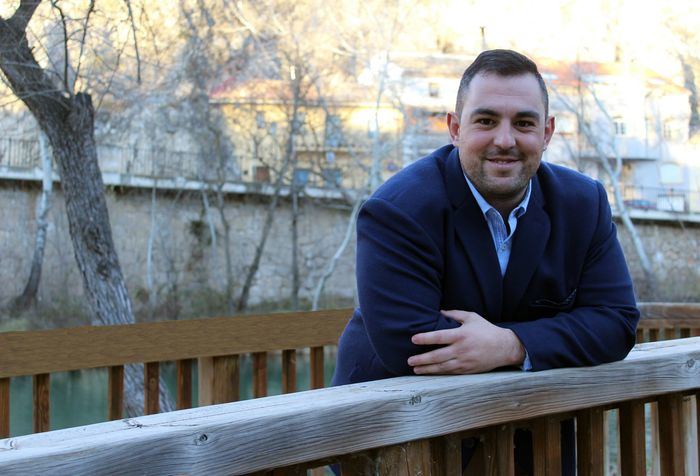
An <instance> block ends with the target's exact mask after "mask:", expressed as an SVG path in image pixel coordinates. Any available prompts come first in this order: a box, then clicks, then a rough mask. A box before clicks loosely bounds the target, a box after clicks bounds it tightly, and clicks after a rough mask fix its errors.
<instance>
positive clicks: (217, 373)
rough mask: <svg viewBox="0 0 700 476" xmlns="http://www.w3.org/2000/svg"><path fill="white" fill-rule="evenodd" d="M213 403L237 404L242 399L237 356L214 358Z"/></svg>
mask: <svg viewBox="0 0 700 476" xmlns="http://www.w3.org/2000/svg"><path fill="white" fill-rule="evenodd" d="M213 373H214V380H213V382H212V403H213V404H217V403H228V402H235V401H237V400H239V398H240V370H239V367H238V356H237V355H226V356H221V357H214V360H213Z"/></svg>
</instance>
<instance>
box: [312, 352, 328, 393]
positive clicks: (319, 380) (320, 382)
mask: <svg viewBox="0 0 700 476" xmlns="http://www.w3.org/2000/svg"><path fill="white" fill-rule="evenodd" d="M309 360H310V365H311V376H310V385H311V388H312V389H317V388H323V387H324V386H325V382H324V379H323V377H324V375H323V347H312V348H311V350H310V351H309Z"/></svg>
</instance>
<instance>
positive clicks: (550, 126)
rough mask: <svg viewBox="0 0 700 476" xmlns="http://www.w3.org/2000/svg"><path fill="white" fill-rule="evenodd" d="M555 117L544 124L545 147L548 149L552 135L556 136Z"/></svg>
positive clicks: (549, 118) (551, 117) (550, 117)
mask: <svg viewBox="0 0 700 476" xmlns="http://www.w3.org/2000/svg"><path fill="white" fill-rule="evenodd" d="M555 122H556V121H555V120H554V116H549V117H548V118H547V121H546V122H545V123H544V146H545V148H547V146H548V145H549V141H550V140H552V135H554V123H555Z"/></svg>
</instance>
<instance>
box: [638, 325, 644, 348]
mask: <svg viewBox="0 0 700 476" xmlns="http://www.w3.org/2000/svg"><path fill="white" fill-rule="evenodd" d="M640 342H644V329H642V328H641V327H639V328H637V344H639V343H640Z"/></svg>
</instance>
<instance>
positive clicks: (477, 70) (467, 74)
mask: <svg viewBox="0 0 700 476" xmlns="http://www.w3.org/2000/svg"><path fill="white" fill-rule="evenodd" d="M488 73H493V74H497V75H499V76H519V75H521V74H532V75H533V76H535V78H536V79H537V82H538V83H539V85H540V89H541V90H542V100H543V101H544V115H545V117H547V115H548V114H549V95H548V94H547V86H545V84H544V79H542V75H541V74H540V72H539V71H538V70H537V65H536V64H535V62H534V61H532V60H531V59H530V58H528V57H527V56H525V55H522V54H520V53H518V52H517V51H513V50H487V51H483V52H481V54H479V56H477V57H476V59H475V60H474V62H473V63H472V64H470V65H469V67H468V68H467V69H465V70H464V74H463V75H462V80H461V81H460V82H459V89H458V90H457V104H456V105H455V112H456V113H457V115H458V116H461V114H462V108H463V107H464V96H465V94H466V93H467V89H469V83H471V82H472V79H474V77H475V76H476V75H477V74H488Z"/></svg>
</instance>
